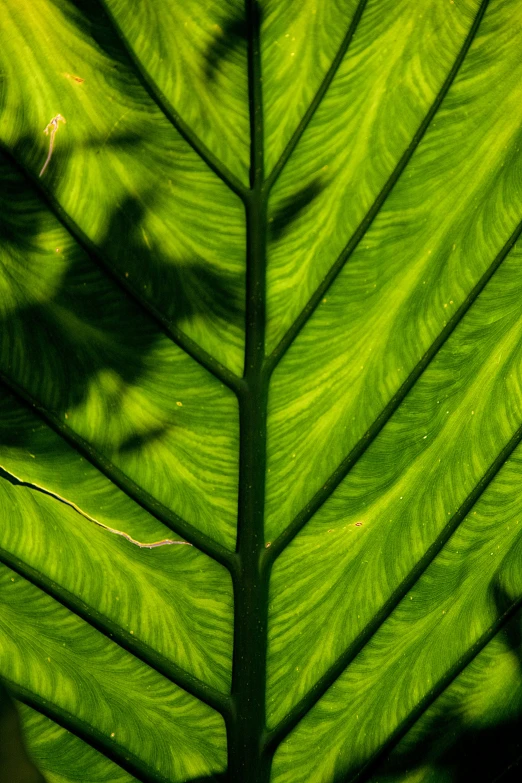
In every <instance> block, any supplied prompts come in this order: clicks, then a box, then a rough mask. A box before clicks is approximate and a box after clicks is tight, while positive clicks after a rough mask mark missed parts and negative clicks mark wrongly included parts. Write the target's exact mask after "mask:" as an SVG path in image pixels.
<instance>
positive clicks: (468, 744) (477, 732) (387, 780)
mask: <svg viewBox="0 0 522 783" xmlns="http://www.w3.org/2000/svg"><path fill="white" fill-rule="evenodd" d="M490 594H491V597H492V603H493V604H494V605H495V608H496V615H497V617H499V618H500V617H503V616H504V615H505V614H506V613H509V616H510V618H511V619H509V621H508V622H507V623H506V625H505V626H504V627H503V628H502V630H501V632H500V634H499V638H501V639H502V640H503V642H504V643H505V644H506V647H507V648H508V649H509V651H510V652H511V654H512V656H513V657H514V659H515V660H516V661H517V663H518V668H519V671H520V681H521V682H522V610H521V609H518V611H516V612H515V613H513V607H516V606H518V605H519V603H518V602H517V601H516V596H511V595H509V593H508V592H507V591H506V590H505V589H504V588H503V587H502V586H501V583H500V579H499V575H498V574H497V578H496V579H495V580H494V581H493V583H492V584H491V585H490ZM472 711H473V714H474V715H475V716H476V717H475V718H474V719H473V718H468V717H467V714H466V710H464V709H463V708H462V705H461V702H460V697H459V696H458V695H457V696H455V698H453V699H452V700H450V701H449V702H448V705H447V706H446V709H445V710H444V712H443V713H442V712H441V713H440V714H438V715H437V716H436V717H434V718H433V719H432V720H430V721H429V722H426V723H425V725H424V726H423V727H422V732H421V733H420V734H419V735H415V742H414V744H413V746H412V747H409V748H407V749H405V750H401V745H398V746H397V747H396V748H395V750H394V751H393V752H391V753H390V755H389V756H388V757H387V758H386V757H383V755H382V754H381V756H380V757H379V759H378V760H376V762H374V763H372V765H371V771H370V770H369V771H368V773H367V774H364V775H363V778H364V780H368V781H373V780H378V781H379V783H399V781H401V780H402V779H403V778H405V777H406V776H407V775H408V776H410V775H413V774H414V773H415V771H417V772H418V775H419V777H418V778H415V779H418V780H419V781H421V782H422V781H423V780H426V781H428V780H430V781H431V780H444V781H445V783H469V782H470V781H473V783H501V782H502V783H508V781H515V780H516V781H519V780H520V779H521V773H522V687H520V688H519V693H518V696H517V694H513V698H512V699H511V702H510V704H509V705H507V704H506V710H505V711H504V710H502V712H503V714H502V715H500V714H496V713H495V712H493V713H492V714H490V717H489V720H486V717H485V715H484V716H481V715H480V713H478V714H477V705H473V710H472ZM349 779H350V778H347V777H346V773H344V774H343V773H341V772H340V773H339V774H338V775H337V776H336V778H335V782H334V783H347V781H348V780H349Z"/></svg>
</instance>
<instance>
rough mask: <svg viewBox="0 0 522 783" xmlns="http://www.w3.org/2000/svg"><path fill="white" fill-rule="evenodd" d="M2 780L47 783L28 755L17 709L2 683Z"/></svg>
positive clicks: (0, 700)
mask: <svg viewBox="0 0 522 783" xmlns="http://www.w3.org/2000/svg"><path fill="white" fill-rule="evenodd" d="M0 780H1V781H4V782H5V783H45V778H44V777H43V776H42V775H41V774H40V773H39V772H38V770H37V769H36V767H35V766H34V765H33V763H32V762H31V760H30V759H29V756H28V754H27V751H26V748H25V743H24V740H23V737H22V729H21V726H20V719H19V717H18V712H17V710H16V707H15V705H14V703H13V701H12V699H11V697H10V696H9V694H8V693H7V691H6V690H5V688H4V686H3V685H2V683H1V682H0Z"/></svg>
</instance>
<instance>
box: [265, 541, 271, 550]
mask: <svg viewBox="0 0 522 783" xmlns="http://www.w3.org/2000/svg"><path fill="white" fill-rule="evenodd" d="M271 545H272V542H271V541H267V542H266V544H265V547H266V549H268V547H269V546H271Z"/></svg>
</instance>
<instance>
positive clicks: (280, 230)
mask: <svg viewBox="0 0 522 783" xmlns="http://www.w3.org/2000/svg"><path fill="white" fill-rule="evenodd" d="M327 184H328V183H327V181H326V180H325V179H324V178H323V177H316V178H315V179H314V180H312V182H310V183H309V184H308V185H305V186H304V187H302V188H301V190H299V191H298V192H297V193H296V194H295V195H293V196H290V197H289V198H287V199H285V200H284V201H283V202H282V203H281V204H280V205H279V206H278V207H277V208H276V209H275V210H274V212H273V213H272V214H271V216H270V218H269V238H270V240H271V241H272V242H275V241H277V240H278V239H281V237H283V236H284V235H285V234H286V233H287V232H288V231H289V230H290V228H291V226H292V224H293V223H294V222H295V221H296V220H297V219H298V218H299V217H300V215H301V214H302V213H303V212H304V211H305V210H306V209H307V208H308V207H309V206H310V204H311V203H312V202H313V201H315V199H316V198H317V197H318V196H319V195H320V194H321V193H322V191H323V190H324V189H325V187H326V185H327Z"/></svg>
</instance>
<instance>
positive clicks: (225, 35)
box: [205, 2, 263, 82]
mask: <svg viewBox="0 0 522 783" xmlns="http://www.w3.org/2000/svg"><path fill="white" fill-rule="evenodd" d="M252 5H253V9H252V22H253V24H254V25H255V26H257V27H258V28H260V27H261V21H262V13H263V9H262V8H261V6H260V4H259V3H258V2H255V3H253V4H252ZM215 30H216V34H215V36H214V38H213V39H212V41H211V42H210V44H209V45H208V47H207V50H206V52H205V77H206V79H207V80H208V81H209V82H214V81H215V80H216V79H217V76H218V74H219V71H220V69H221V65H222V64H223V63H224V62H226V61H227V60H229V59H230V58H231V57H232V56H233V55H234V54H235V53H236V52H237V51H239V50H241V49H244V50H245V56H246V47H247V39H248V25H247V21H246V19H245V18H244V16H236V17H234V18H232V19H224V20H223V21H222V22H221V23H220V24H218V25H215Z"/></svg>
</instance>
